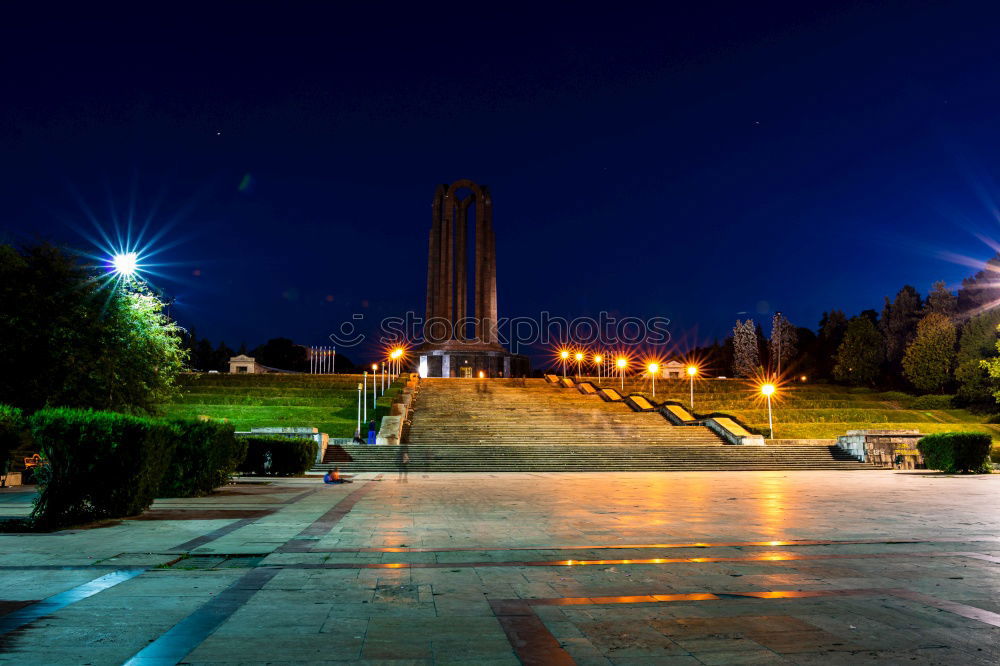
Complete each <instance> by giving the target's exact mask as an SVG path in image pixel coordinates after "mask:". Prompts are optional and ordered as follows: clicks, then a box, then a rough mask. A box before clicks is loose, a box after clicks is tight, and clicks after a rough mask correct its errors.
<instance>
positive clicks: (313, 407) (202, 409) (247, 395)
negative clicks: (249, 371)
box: [163, 373, 403, 437]
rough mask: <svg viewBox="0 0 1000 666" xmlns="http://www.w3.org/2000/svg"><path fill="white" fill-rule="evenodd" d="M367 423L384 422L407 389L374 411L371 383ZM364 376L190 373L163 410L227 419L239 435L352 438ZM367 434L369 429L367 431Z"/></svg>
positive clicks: (389, 393) (391, 393) (395, 388)
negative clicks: (314, 433) (268, 432)
mask: <svg viewBox="0 0 1000 666" xmlns="http://www.w3.org/2000/svg"><path fill="white" fill-rule="evenodd" d="M368 381H369V384H368V418H369V419H371V418H373V417H374V418H375V419H376V421H380V419H381V418H382V416H384V415H385V414H387V413H388V411H389V406H390V405H391V404H392V400H393V398H394V397H395V396H397V395H398V394H399V391H400V389H401V388H402V385H403V383H402V382H401V381H397V382H396V383H395V384H393V385H392V386H390V388H389V389H388V390H386V392H385V395H384V396H380V397H379V398H378V400H377V401H376V407H377V409H376V410H374V413H373V409H372V403H371V400H372V397H371V396H372V394H371V384H370V382H371V377H370V376H369V378H368ZM361 382H362V378H361V376H360V375H336V376H327V375H279V374H273V375H229V374H196V373H189V374H185V375H183V376H182V378H181V380H180V389H181V390H180V395H178V397H177V399H176V400H174V402H172V403H170V404H167V405H163V409H164V412H165V413H166V416H168V417H173V418H188V419H194V418H198V417H199V416H209V417H211V418H215V419H227V420H228V421H229V422H230V423H232V424H233V425H234V426H235V427H236V429H237V430H240V431H242V430H249V429H251V428H264V427H315V428H318V429H319V431H320V432H325V433H327V434H329V435H330V437H353V436H354V430H355V428H356V427H357V409H358V384H359V383H361ZM362 429H363V430H364V431H365V432H367V427H363V428H362Z"/></svg>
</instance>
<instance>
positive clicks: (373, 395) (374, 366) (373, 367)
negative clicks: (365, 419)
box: [372, 363, 378, 416]
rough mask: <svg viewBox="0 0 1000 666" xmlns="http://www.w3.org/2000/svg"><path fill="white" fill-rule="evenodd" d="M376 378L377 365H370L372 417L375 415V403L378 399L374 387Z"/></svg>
mask: <svg viewBox="0 0 1000 666" xmlns="http://www.w3.org/2000/svg"><path fill="white" fill-rule="evenodd" d="M376 377H378V363H372V416H374V415H375V409H376V407H375V401H376V400H377V399H378V393H377V392H376V387H375V378H376Z"/></svg>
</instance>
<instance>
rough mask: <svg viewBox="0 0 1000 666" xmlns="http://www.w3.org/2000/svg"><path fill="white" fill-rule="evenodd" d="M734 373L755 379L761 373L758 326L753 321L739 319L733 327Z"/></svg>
mask: <svg viewBox="0 0 1000 666" xmlns="http://www.w3.org/2000/svg"><path fill="white" fill-rule="evenodd" d="M733 372H734V373H735V374H736V375H737V376H738V377H753V376H754V375H756V374H757V373H758V372H760V351H759V349H758V341H757V325H756V324H755V323H754V321H753V319H747V320H746V321H740V320H739V319H737V320H736V326H735V327H733Z"/></svg>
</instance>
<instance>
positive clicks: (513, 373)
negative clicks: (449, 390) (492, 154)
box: [418, 180, 528, 378]
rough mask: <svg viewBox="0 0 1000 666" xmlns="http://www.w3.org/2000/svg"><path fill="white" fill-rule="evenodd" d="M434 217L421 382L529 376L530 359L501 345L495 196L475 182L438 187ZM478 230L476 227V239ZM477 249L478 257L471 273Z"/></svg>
mask: <svg viewBox="0 0 1000 666" xmlns="http://www.w3.org/2000/svg"><path fill="white" fill-rule="evenodd" d="M431 216H432V218H431V231H430V239H429V242H428V249H427V310H426V319H425V320H424V344H423V346H422V347H421V348H420V349H419V351H418V354H419V371H420V375H421V376H422V377H472V378H474V377H523V376H525V375H526V374H527V372H528V363H527V358H526V357H524V356H519V355H514V354H511V353H510V352H508V351H507V350H506V349H504V348H503V346H502V345H500V343H499V340H498V337H499V336H498V334H497V267H496V240H495V238H496V237H495V235H494V233H493V201H492V199H491V197H490V193H489V190H488V189H487V188H486V187H485V186H482V185H477V184H476V183H474V182H472V181H471V180H458V181H455V182H454V183H452V184H451V185H450V186H449V185H438V187H437V190H435V192H434V201H433V202H432V203H431ZM470 224H474V227H475V230H474V233H473V234H470V233H469V231H470V230H469V227H470ZM470 236H471V240H472V242H471V244H470V242H469V240H470ZM470 250H471V251H474V256H473V262H472V269H473V270H472V272H471V273H470V271H469V253H470ZM470 286H471V292H472V293H471V300H472V302H473V309H472V310H471V312H472V315H471V316H470V315H469V312H470V309H469V301H470V293H469V291H470V289H469V288H470ZM470 331H471V333H470Z"/></svg>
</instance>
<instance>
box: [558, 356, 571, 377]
mask: <svg viewBox="0 0 1000 666" xmlns="http://www.w3.org/2000/svg"><path fill="white" fill-rule="evenodd" d="M559 358H561V359H562V365H563V373H562V375H563V379H565V378H566V359H568V358H569V352H568V351H566V350H565V349H563V350H562V351H561V352H559Z"/></svg>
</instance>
